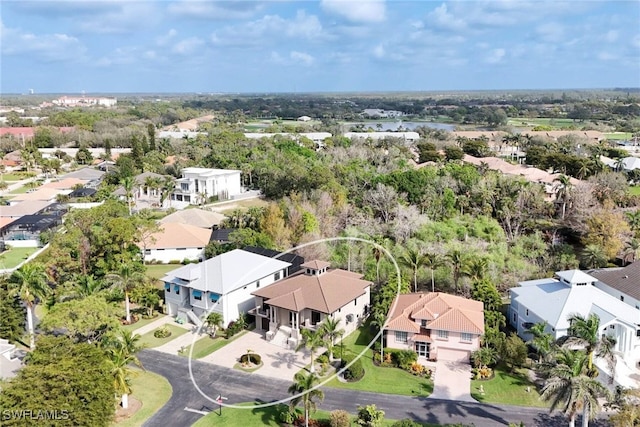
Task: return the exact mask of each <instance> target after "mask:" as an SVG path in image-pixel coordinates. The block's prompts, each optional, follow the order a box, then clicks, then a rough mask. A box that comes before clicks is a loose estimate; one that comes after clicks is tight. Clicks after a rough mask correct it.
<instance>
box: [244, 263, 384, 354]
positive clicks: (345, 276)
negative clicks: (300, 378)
mask: <svg viewBox="0 0 640 427" xmlns="http://www.w3.org/2000/svg"><path fill="white" fill-rule="evenodd" d="M301 267H302V268H301V271H300V272H299V273H297V274H293V275H291V276H289V277H287V278H285V279H282V280H280V281H278V282H276V283H274V284H272V285H270V286H264V287H261V288H260V289H258V290H255V291H253V293H252V294H253V295H255V308H254V309H253V310H252V311H251V314H254V315H255V316H256V328H257V329H258V330H263V331H265V332H266V333H265V338H266V339H267V340H269V341H272V342H274V343H276V344H278V345H281V346H284V347H287V348H295V347H296V346H297V345H298V344H299V342H300V338H301V331H302V329H310V330H317V328H318V327H319V325H320V324H321V323H322V322H323V321H324V319H326V318H327V317H331V318H333V319H334V320H338V321H340V327H341V329H344V331H345V335H348V334H349V333H351V332H353V331H354V330H355V329H356V328H357V327H358V326H359V325H361V324H362V322H363V321H364V319H365V317H366V316H367V314H368V310H369V304H370V289H371V285H372V283H371V282H369V281H367V280H363V279H362V277H363V275H362V274H360V273H354V272H350V271H346V270H341V269H330V268H329V263H328V262H324V261H310V262H306V263H304V264H302V265H301Z"/></svg>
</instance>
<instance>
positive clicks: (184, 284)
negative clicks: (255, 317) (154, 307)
mask: <svg viewBox="0 0 640 427" xmlns="http://www.w3.org/2000/svg"><path fill="white" fill-rule="evenodd" d="M290 265H291V264H290V263H288V262H284V261H281V260H278V259H274V258H269V257H266V256H262V255H258V254H255V253H253V252H247V251H244V250H242V249H235V250H233V251H231V252H226V253H224V254H221V255H218V256H216V257H214V258H211V259H208V260H206V261H203V262H200V263H198V264H187V265H185V266H184V267H180V268H178V269H176V270H173V271H170V272H169V273H167V275H166V276H165V277H163V278H162V281H163V282H164V300H165V304H166V307H167V314H169V315H171V316H177V317H181V318H183V319H184V318H186V319H189V320H190V321H191V322H192V323H194V324H196V325H200V324H201V323H202V318H203V317H205V316H206V315H207V313H209V312H210V311H216V312H218V313H220V314H222V317H223V325H224V326H225V327H226V326H227V325H228V324H229V322H231V321H234V320H236V319H238V316H239V315H240V313H246V312H248V311H249V310H250V309H251V308H253V307H255V303H254V297H253V296H252V295H251V292H253V291H255V290H257V289H259V288H262V287H265V286H268V285H270V284H272V283H273V282H275V281H278V280H280V279H282V278H283V277H287V276H288V274H289V266H290Z"/></svg>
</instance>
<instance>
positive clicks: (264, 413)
mask: <svg viewBox="0 0 640 427" xmlns="http://www.w3.org/2000/svg"><path fill="white" fill-rule="evenodd" d="M276 402H278V401H277V400H272V401H270V402H265V401H264V400H261V399H256V400H255V403H256V404H257V405H263V404H265V403H273V406H267V407H264V408H255V409H253V410H252V411H251V413H252V414H253V415H259V416H260V419H261V420H262V425H271V424H274V423H275V424H278V425H279V424H280V420H279V417H278V408H279V407H280V404H278V403H276Z"/></svg>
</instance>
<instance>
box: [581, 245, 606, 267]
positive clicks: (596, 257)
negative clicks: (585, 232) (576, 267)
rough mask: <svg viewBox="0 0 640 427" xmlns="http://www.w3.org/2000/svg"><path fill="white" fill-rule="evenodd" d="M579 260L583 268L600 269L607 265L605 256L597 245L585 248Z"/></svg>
mask: <svg viewBox="0 0 640 427" xmlns="http://www.w3.org/2000/svg"><path fill="white" fill-rule="evenodd" d="M580 258H581V261H582V265H583V266H584V267H585V268H589V269H591V268H601V267H605V266H606V265H607V254H606V253H605V252H604V249H602V247H601V246H600V245H598V244H597V243H592V244H590V245H587V246H585V247H584V249H583V250H582V255H581V257H580Z"/></svg>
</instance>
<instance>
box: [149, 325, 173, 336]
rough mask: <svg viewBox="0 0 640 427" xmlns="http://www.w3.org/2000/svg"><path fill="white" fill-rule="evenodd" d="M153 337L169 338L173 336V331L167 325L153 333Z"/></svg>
mask: <svg viewBox="0 0 640 427" xmlns="http://www.w3.org/2000/svg"><path fill="white" fill-rule="evenodd" d="M153 336H154V337H156V338H167V337H170V336H171V331H170V330H169V328H168V327H167V325H164V326H162V327H160V328H158V329H156V330H155V331H154V332H153Z"/></svg>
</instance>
